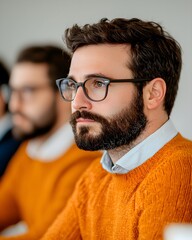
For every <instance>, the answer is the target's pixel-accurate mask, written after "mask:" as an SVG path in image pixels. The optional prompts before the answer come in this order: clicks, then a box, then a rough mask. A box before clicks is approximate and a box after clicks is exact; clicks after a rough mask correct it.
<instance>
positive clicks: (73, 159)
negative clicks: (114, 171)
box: [0, 142, 101, 240]
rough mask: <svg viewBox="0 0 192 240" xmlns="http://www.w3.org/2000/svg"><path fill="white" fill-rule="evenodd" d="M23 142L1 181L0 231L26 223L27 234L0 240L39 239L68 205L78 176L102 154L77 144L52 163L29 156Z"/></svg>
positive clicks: (0, 237) (25, 143) (25, 144)
mask: <svg viewBox="0 0 192 240" xmlns="http://www.w3.org/2000/svg"><path fill="white" fill-rule="evenodd" d="M26 146H27V142H24V143H23V144H22V145H21V147H20V148H19V150H18V151H17V153H16V155H15V156H14V158H13V159H12V161H11V162H10V166H9V167H8V169H7V172H6V173H5V174H4V176H3V179H2V180H1V182H0V230H2V229H3V228H5V227H6V226H9V225H10V224H14V223H16V222H18V221H20V220H24V221H25V222H26V223H27V225H28V228H29V231H28V232H27V233H26V234H23V235H21V236H18V237H2V236H0V239H1V240H2V239H16V240H22V239H25V240H30V239H31V240H37V239H40V237H41V236H42V235H43V234H44V233H45V232H46V230H47V228H48V227H49V225H50V224H51V223H52V222H53V220H54V219H55V218H56V216H57V214H58V213H59V212H60V210H61V209H62V208H63V207H64V206H65V204H66V202H67V200H68V198H69V196H70V195H71V193H72V191H73V190H74V185H75V183H76V181H77V179H78V178H79V176H80V175H81V174H82V173H83V172H84V171H85V169H86V168H87V166H88V165H89V164H90V163H91V162H92V160H93V159H95V158H97V157H101V153H99V152H88V151H82V150H80V149H78V148H77V146H76V145H75V144H74V145H72V146H71V148H69V149H68V151H67V152H66V153H65V154H63V155H62V156H60V157H59V158H58V159H55V161H52V162H41V161H38V159H30V158H29V157H28V156H27V155H26Z"/></svg>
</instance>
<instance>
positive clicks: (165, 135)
mask: <svg viewBox="0 0 192 240" xmlns="http://www.w3.org/2000/svg"><path fill="white" fill-rule="evenodd" d="M177 133H178V131H177V130H176V129H175V127H174V125H173V123H172V121H171V120H170V119H169V120H168V121H167V122H166V123H165V124H164V125H163V126H162V127H160V128H159V129H158V130H157V131H155V132H154V133H153V134H151V135H150V136H149V137H147V138H146V139H145V140H144V141H142V142H141V143H139V144H138V145H136V146H135V147H134V148H132V149H131V150H130V151H129V152H128V153H126V154H125V155H124V156H123V157H122V158H120V159H119V160H118V161H117V162H116V163H115V164H114V165H113V163H112V161H111V158H110V156H109V154H108V153H107V152H105V153H104V155H103V157H102V159H101V164H102V167H103V168H104V169H105V170H107V171H108V172H110V173H119V174H123V173H127V172H129V171H131V170H133V169H134V168H136V167H138V166H140V165H141V164H143V163H144V162H145V161H146V160H147V159H149V158H150V157H152V156H153V155H154V154H155V153H156V152H157V151H159V150H160V149H161V148H162V147H163V146H164V145H165V144H166V143H167V142H169V141H170V140H171V139H172V138H174V137H175V136H176V135H177Z"/></svg>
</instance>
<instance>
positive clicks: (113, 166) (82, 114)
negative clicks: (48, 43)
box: [43, 19, 192, 240]
mask: <svg viewBox="0 0 192 240" xmlns="http://www.w3.org/2000/svg"><path fill="white" fill-rule="evenodd" d="M66 43H67V46H68V48H69V49H70V50H71V51H72V53H73V56H72V62H71V66H70V71H69V75H68V77H67V78H63V79H60V80H58V81H57V84H58V86H59V89H60V91H61V94H62V96H63V98H64V99H65V100H67V101H72V111H73V114H72V118H71V124H72V127H73V131H74V134H75V138H76V142H77V144H78V146H79V147H80V148H82V149H85V150H98V149H102V150H103V149H104V150H106V151H105V153H104V155H103V157H102V159H101V164H100V163H99V161H96V162H94V163H93V164H92V165H91V166H90V168H89V169H88V170H87V171H86V174H85V175H84V176H83V177H82V178H81V180H79V182H78V184H77V186H76V190H75V192H74V193H73V195H72V197H71V199H70V201H69V202H68V204H67V206H66V208H65V210H64V211H63V212H62V213H61V214H60V216H59V217H58V218H57V220H56V221H55V223H54V224H53V225H52V227H51V228H50V229H49V231H48V232H47V234H46V235H45V236H44V238H43V240H52V239H57V240H60V239H62V240H63V239H67V240H72V239H89V240H90V239H91V240H92V239H95V240H97V239H107V240H109V239H118V240H121V239H123V240H124V239H129V240H136V239H137V240H138V239H140V240H141V239H143V240H152V239H155V240H158V239H162V237H163V231H164V227H165V226H166V225H167V224H169V223H171V222H192V204H191V200H192V189H191V170H192V143H191V142H190V141H189V140H187V139H184V138H183V137H182V136H181V134H179V133H178V132H177V130H176V129H175V128H174V126H173V123H172V122H171V120H170V119H169V116H170V113H171V110H172V107H173V105H174V101H175V97H176V94H177V89H178V82H179V77H180V71H181V49H180V46H179V44H178V43H177V42H176V41H175V40H174V39H173V38H172V37H171V36H170V35H169V34H168V33H166V32H165V31H164V30H163V29H162V27H161V26H160V25H158V24H157V23H154V22H147V21H142V20H139V19H130V20H129V19H114V20H112V21H108V20H107V19H102V20H101V21H100V22H99V23H97V24H93V25H89V24H88V25H85V26H83V27H79V26H77V25H75V26H73V27H72V28H71V29H67V30H66Z"/></svg>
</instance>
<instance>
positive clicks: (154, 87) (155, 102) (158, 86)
mask: <svg viewBox="0 0 192 240" xmlns="http://www.w3.org/2000/svg"><path fill="white" fill-rule="evenodd" d="M144 91H145V100H146V107H147V108H148V109H155V108H157V107H158V106H160V105H162V104H163V102H164V98H165V94H166V83H165V81H164V80H163V79H162V78H154V79H153V80H152V81H150V82H149V83H148V84H147V85H146V87H145V90H144Z"/></svg>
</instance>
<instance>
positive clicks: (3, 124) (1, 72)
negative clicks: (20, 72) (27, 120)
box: [0, 61, 21, 176]
mask: <svg viewBox="0 0 192 240" xmlns="http://www.w3.org/2000/svg"><path fill="white" fill-rule="evenodd" d="M8 83H9V71H8V69H7V68H6V66H5V65H4V63H3V62H2V61H0V176H2V175H3V173H4V171H5V169H6V167H7V164H8V163H9V160H10V158H11V157H12V155H13V154H14V153H15V151H16V150H17V148H18V147H19V145H20V143H21V142H20V141H19V140H16V139H14V137H13V135H12V131H11V128H12V121H11V116H10V113H9V111H8V101H9V88H8Z"/></svg>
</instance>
